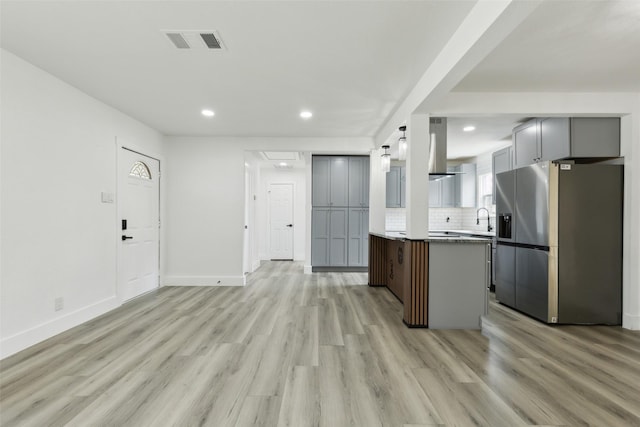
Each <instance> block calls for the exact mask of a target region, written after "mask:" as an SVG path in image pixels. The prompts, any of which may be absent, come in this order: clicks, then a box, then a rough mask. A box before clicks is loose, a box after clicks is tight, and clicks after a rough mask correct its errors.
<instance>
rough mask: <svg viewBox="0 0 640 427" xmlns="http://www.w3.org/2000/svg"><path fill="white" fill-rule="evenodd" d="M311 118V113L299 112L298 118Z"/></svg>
mask: <svg viewBox="0 0 640 427" xmlns="http://www.w3.org/2000/svg"><path fill="white" fill-rule="evenodd" d="M311 116H313V113H311V111H302V112H300V117H302V118H303V119H310V118H311Z"/></svg>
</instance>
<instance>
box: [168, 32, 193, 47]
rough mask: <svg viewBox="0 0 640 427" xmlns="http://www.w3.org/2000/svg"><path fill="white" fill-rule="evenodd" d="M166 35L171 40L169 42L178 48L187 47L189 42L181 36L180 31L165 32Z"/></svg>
mask: <svg viewBox="0 0 640 427" xmlns="http://www.w3.org/2000/svg"><path fill="white" fill-rule="evenodd" d="M167 37H169V40H171V43H173V44H174V45H175V47H177V48H178V49H189V48H191V46H189V43H187V41H186V40H185V39H184V37H182V34H180V33H167Z"/></svg>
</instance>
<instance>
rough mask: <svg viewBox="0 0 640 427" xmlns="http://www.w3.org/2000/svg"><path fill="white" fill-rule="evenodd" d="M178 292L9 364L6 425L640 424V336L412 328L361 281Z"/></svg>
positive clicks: (531, 327) (337, 278)
mask: <svg viewBox="0 0 640 427" xmlns="http://www.w3.org/2000/svg"><path fill="white" fill-rule="evenodd" d="M249 282H250V284H249V285H248V286H247V287H244V288H237V287H236V288H231V287H216V288H197V287H192V288H184V287H181V288H177V287H166V288H162V289H160V290H159V291H157V292H154V293H152V294H149V295H146V296H143V297H141V298H139V299H137V300H134V301H133V302H130V303H128V304H126V305H124V306H123V307H121V308H119V309H117V310H115V311H113V312H110V313H108V314H107V315H105V316H102V317H100V318H98V319H96V320H94V321H91V322H88V323H86V324H83V325H81V326H79V327H77V328H74V329H72V330H70V331H68V332H65V333H64V334H61V335H58V336H56V337H54V338H52V339H50V340H47V341H46V342H43V343H41V344H39V345H37V346H35V347H32V348H31V349H28V350H26V351H23V352H21V353H19V354H17V355H15V356H12V357H10V358H8V359H6V360H4V361H2V363H1V366H0V374H1V378H0V387H1V388H0V392H1V395H0V404H1V406H0V410H1V415H0V424H1V425H2V426H7V427H8V426H45V425H71V426H83V427H84V426H103V425H105V426H107V425H108V426H172V425H176V426H192V425H207V426H253V425H262V426H296V427H300V426H330V427H340V426H363V427H370V426H432V425H446V426H467V425H469V426H491V427H496V426H497V427H500V426H508V427H511V426H518V425H553V426H565V425H571V426H575V425H593V426H603V427H604V426H607V427H612V426H639V425H640V334H639V333H635V332H631V331H627V330H623V329H621V328H617V327H577V326H561V327H549V326H546V325H543V324H541V323H538V322H536V321H534V320H531V319H529V318H527V317H524V316H522V315H520V314H518V313H515V312H513V311H511V310H509V309H507V308H504V307H502V306H500V305H498V304H495V303H492V305H491V309H490V314H489V316H488V317H487V318H486V319H485V321H484V327H483V330H482V332H480V331H455V330H451V331H432V330H427V329H408V328H407V327H405V326H404V325H403V323H402V320H401V305H400V303H399V302H398V300H396V298H395V297H394V296H393V295H392V294H391V293H390V292H389V291H388V290H386V289H384V288H370V287H368V286H359V285H362V284H364V283H366V275H365V274H356V273H343V274H334V273H317V274H313V275H304V274H303V272H302V266H301V265H300V264H298V263H292V262H270V263H266V264H264V265H263V266H262V267H261V268H260V269H259V270H258V271H257V272H256V273H254V274H252V275H251V276H250V280H249Z"/></svg>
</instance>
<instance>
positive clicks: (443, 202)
mask: <svg viewBox="0 0 640 427" xmlns="http://www.w3.org/2000/svg"><path fill="white" fill-rule="evenodd" d="M456 170H457V168H456V167H449V168H447V171H448V172H456ZM456 178H457V177H456V176H449V177H446V178H442V179H439V180H438V181H431V182H437V183H439V185H440V188H439V191H440V195H439V200H440V205H439V206H438V207H441V208H455V207H456V184H457V182H456ZM429 184H431V183H429ZM431 188H432V186H431V185H430V186H429V190H431ZM429 206H431V203H429Z"/></svg>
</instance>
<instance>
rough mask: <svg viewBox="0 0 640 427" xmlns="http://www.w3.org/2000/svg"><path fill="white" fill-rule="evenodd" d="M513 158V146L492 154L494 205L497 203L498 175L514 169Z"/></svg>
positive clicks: (492, 199)
mask: <svg viewBox="0 0 640 427" xmlns="http://www.w3.org/2000/svg"><path fill="white" fill-rule="evenodd" d="M511 160H512V154H511V147H505V148H503V149H502V150H498V151H496V152H494V153H493V155H492V156H491V171H492V173H493V194H492V198H491V201H492V203H493V204H494V205H495V204H496V175H497V174H499V173H502V172H506V171H510V170H511V169H513V166H512V164H511Z"/></svg>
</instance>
